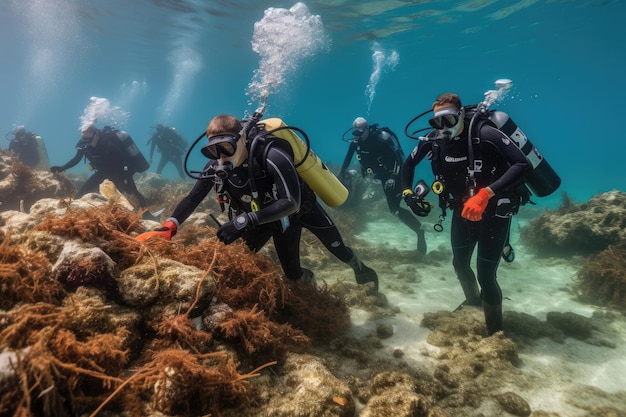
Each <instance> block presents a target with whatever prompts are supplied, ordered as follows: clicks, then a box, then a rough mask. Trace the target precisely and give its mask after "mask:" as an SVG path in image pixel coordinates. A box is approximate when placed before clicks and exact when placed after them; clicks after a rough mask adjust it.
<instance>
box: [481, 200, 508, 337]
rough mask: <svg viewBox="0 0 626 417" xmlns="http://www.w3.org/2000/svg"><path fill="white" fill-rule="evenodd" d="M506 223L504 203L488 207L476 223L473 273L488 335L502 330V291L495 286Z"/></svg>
mask: <svg viewBox="0 0 626 417" xmlns="http://www.w3.org/2000/svg"><path fill="white" fill-rule="evenodd" d="M496 209H497V211H496ZM510 223H511V217H510V215H509V214H507V213H506V203H503V204H495V202H494V204H490V205H489V206H488V208H487V210H486V211H485V214H484V215H483V220H481V222H480V233H479V238H478V254H477V259H476V261H477V265H476V272H477V275H478V282H479V283H480V287H481V289H482V301H483V310H484V313H485V324H486V325H487V331H488V333H489V334H493V333H495V332H497V331H499V330H502V290H501V289H500V285H499V284H498V280H497V270H498V265H499V263H500V257H501V255H502V249H503V248H504V245H505V243H506V241H507V237H508V233H509V227H510Z"/></svg>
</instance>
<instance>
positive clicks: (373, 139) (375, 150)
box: [339, 117, 427, 254]
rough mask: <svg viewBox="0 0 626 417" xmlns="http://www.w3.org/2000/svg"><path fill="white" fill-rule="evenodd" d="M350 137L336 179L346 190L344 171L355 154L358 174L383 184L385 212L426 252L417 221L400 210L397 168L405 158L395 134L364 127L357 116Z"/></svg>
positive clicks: (349, 182) (347, 181)
mask: <svg viewBox="0 0 626 417" xmlns="http://www.w3.org/2000/svg"><path fill="white" fill-rule="evenodd" d="M352 127H353V128H354V132H353V135H354V138H353V139H352V140H351V141H350V147H349V148H348V153H347V154H346V157H345V159H344V160H343V165H342V166H341V170H340V171H339V178H340V179H341V181H342V182H343V183H344V185H345V186H346V187H347V188H348V189H349V190H350V189H351V186H352V177H351V176H350V175H349V173H348V172H347V171H346V170H347V169H348V166H349V165H350V162H351V160H352V156H353V155H354V153H355V152H356V154H357V160H358V161H359V163H360V165H361V175H362V176H363V177H365V176H366V175H368V174H373V175H374V178H375V179H377V180H380V181H381V182H382V184H383V191H384V193H385V197H386V198H387V205H388V206H389V211H390V212H391V214H393V215H394V216H397V217H398V218H399V219H400V220H401V221H402V222H403V223H404V224H406V225H407V226H408V227H409V228H411V230H413V231H414V232H415V233H416V234H417V250H418V251H419V252H420V253H421V254H425V253H426V250H427V248H426V239H425V237H424V230H423V229H422V224H421V223H420V221H419V220H417V219H416V218H415V216H413V214H411V212H409V211H408V210H406V209H404V208H401V207H400V201H402V193H401V188H400V181H399V176H400V168H401V166H402V162H403V161H404V159H405V156H404V152H403V151H402V147H401V146H400V142H399V141H398V137H397V136H396V134H395V133H393V132H392V131H391V130H389V129H388V128H386V127H382V128H379V127H378V125H377V124H374V125H368V124H367V120H365V119H364V118H363V117H357V118H356V119H355V120H354V122H353V123H352Z"/></svg>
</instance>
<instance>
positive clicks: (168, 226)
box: [135, 219, 178, 242]
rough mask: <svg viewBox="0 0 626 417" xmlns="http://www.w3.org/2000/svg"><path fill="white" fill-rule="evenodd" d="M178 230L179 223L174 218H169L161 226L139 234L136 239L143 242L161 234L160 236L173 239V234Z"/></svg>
mask: <svg viewBox="0 0 626 417" xmlns="http://www.w3.org/2000/svg"><path fill="white" fill-rule="evenodd" d="M177 230H178V225H177V224H176V223H175V222H174V221H173V220H169V219H168V220H166V221H165V222H163V224H162V225H161V227H157V228H156V229H154V230H152V231H150V232H145V233H142V234H140V235H139V236H137V237H136V238H135V239H136V240H138V241H140V242H143V241H145V240H147V239H150V238H152V237H155V236H159V237H162V238H163V239H167V240H171V239H172V236H174V235H175V234H176V231H177Z"/></svg>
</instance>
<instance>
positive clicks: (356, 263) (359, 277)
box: [346, 255, 378, 292]
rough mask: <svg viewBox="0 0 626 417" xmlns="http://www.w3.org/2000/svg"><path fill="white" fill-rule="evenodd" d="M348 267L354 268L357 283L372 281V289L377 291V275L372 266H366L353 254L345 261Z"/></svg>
mask: <svg viewBox="0 0 626 417" xmlns="http://www.w3.org/2000/svg"><path fill="white" fill-rule="evenodd" d="M346 263H347V264H348V265H350V268H352V269H353V270H354V277H355V278H356V282H357V283H359V284H361V285H362V284H367V283H368V282H373V283H374V291H375V292H378V275H377V274H376V271H374V270H373V269H372V268H369V267H367V266H366V265H365V264H364V263H363V262H361V260H360V259H359V258H358V257H357V256H356V255H354V256H353V257H352V259H350V260H349V261H348V262H346Z"/></svg>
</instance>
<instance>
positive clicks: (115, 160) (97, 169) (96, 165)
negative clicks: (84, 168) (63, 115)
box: [50, 124, 149, 207]
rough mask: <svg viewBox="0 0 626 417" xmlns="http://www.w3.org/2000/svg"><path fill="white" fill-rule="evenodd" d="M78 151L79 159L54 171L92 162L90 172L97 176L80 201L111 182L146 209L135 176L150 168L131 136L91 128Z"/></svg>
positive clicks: (82, 191)
mask: <svg viewBox="0 0 626 417" xmlns="http://www.w3.org/2000/svg"><path fill="white" fill-rule="evenodd" d="M76 148H77V150H76V155H74V157H73V158H72V159H71V160H70V161H68V162H67V163H66V164H65V165H63V166H53V167H51V168H50V171H51V172H52V173H54V174H57V173H59V172H63V171H65V170H67V169H70V168H72V167H73V166H75V165H76V164H78V163H79V162H80V160H81V159H83V158H85V159H86V160H88V161H89V165H88V168H89V170H93V171H94V174H93V175H92V176H91V177H89V178H88V179H87V181H86V182H85V183H84V184H83V185H82V186H81V187H80V189H79V190H78V192H77V193H76V195H75V197H76V198H80V197H82V196H83V195H85V194H87V193H92V192H98V188H99V186H100V184H101V183H102V181H104V180H105V179H108V180H110V181H112V182H113V184H115V186H116V187H117V189H118V190H120V191H121V192H123V193H127V194H130V195H132V196H134V197H135V198H137V200H138V202H139V205H140V207H146V199H145V198H144V196H143V195H142V194H141V193H140V192H139V190H138V189H137V185H135V180H134V179H133V174H135V173H137V172H144V171H145V170H147V169H148V168H149V164H148V161H146V158H145V157H144V156H143V155H142V154H141V152H140V151H139V149H137V146H136V145H135V143H134V141H133V140H132V138H131V137H130V136H129V135H128V133H126V132H124V131H121V130H118V129H115V128H112V127H110V126H105V127H104V128H103V129H97V128H96V126H95V125H93V124H90V125H89V126H87V127H85V128H84V129H82V130H81V135H80V139H79V141H78V143H77V144H76Z"/></svg>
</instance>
